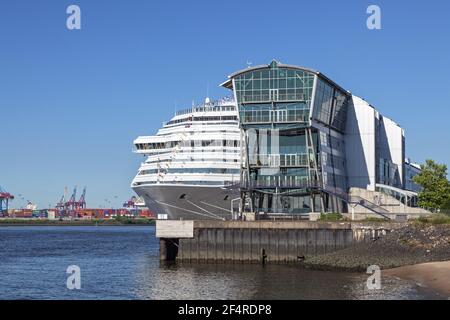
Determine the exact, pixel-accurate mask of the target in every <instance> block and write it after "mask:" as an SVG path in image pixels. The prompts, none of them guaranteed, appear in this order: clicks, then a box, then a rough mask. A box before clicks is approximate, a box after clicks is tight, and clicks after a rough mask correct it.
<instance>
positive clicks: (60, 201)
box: [56, 187, 67, 210]
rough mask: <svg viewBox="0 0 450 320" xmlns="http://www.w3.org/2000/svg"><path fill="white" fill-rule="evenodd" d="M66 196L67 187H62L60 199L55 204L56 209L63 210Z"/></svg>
mask: <svg viewBox="0 0 450 320" xmlns="http://www.w3.org/2000/svg"><path fill="white" fill-rule="evenodd" d="M66 197H67V187H65V188H64V194H63V195H62V196H61V199H60V200H59V202H58V203H57V204H56V209H59V210H64V209H65V207H66Z"/></svg>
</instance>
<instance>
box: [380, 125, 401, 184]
mask: <svg viewBox="0 0 450 320" xmlns="http://www.w3.org/2000/svg"><path fill="white" fill-rule="evenodd" d="M380 130H382V132H381V134H380V136H379V138H380V141H379V142H378V144H379V148H380V157H382V158H384V159H388V160H390V161H392V163H394V164H395V165H397V166H398V173H399V178H400V185H399V186H397V187H403V185H404V181H403V180H404V162H405V154H404V147H403V141H404V131H403V129H402V128H401V127H400V126H399V125H398V124H397V123H395V122H394V121H392V120H391V119H389V118H386V117H383V118H382V125H381V126H380ZM383 131H384V132H383Z"/></svg>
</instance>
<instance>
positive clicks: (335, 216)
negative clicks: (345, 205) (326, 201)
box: [319, 212, 346, 221]
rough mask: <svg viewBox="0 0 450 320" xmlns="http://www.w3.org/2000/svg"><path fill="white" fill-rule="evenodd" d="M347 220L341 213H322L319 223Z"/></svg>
mask: <svg viewBox="0 0 450 320" xmlns="http://www.w3.org/2000/svg"><path fill="white" fill-rule="evenodd" d="M344 220H346V219H345V218H344V217H343V216H342V214H340V213H334V212H333V213H322V214H320V218H319V221H344Z"/></svg>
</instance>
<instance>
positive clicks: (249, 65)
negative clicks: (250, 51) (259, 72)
mask: <svg viewBox="0 0 450 320" xmlns="http://www.w3.org/2000/svg"><path fill="white" fill-rule="evenodd" d="M252 64H253V63H252V62H251V61H249V60H248V59H247V68H250V67H251V66H252Z"/></svg>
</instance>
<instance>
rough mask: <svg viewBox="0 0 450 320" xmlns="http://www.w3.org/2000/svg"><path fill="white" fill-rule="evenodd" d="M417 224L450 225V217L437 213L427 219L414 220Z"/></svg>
mask: <svg viewBox="0 0 450 320" xmlns="http://www.w3.org/2000/svg"><path fill="white" fill-rule="evenodd" d="M413 223H416V224H450V215H448V214H442V213H435V214H432V215H430V216H427V217H420V218H418V219H415V220H413Z"/></svg>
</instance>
